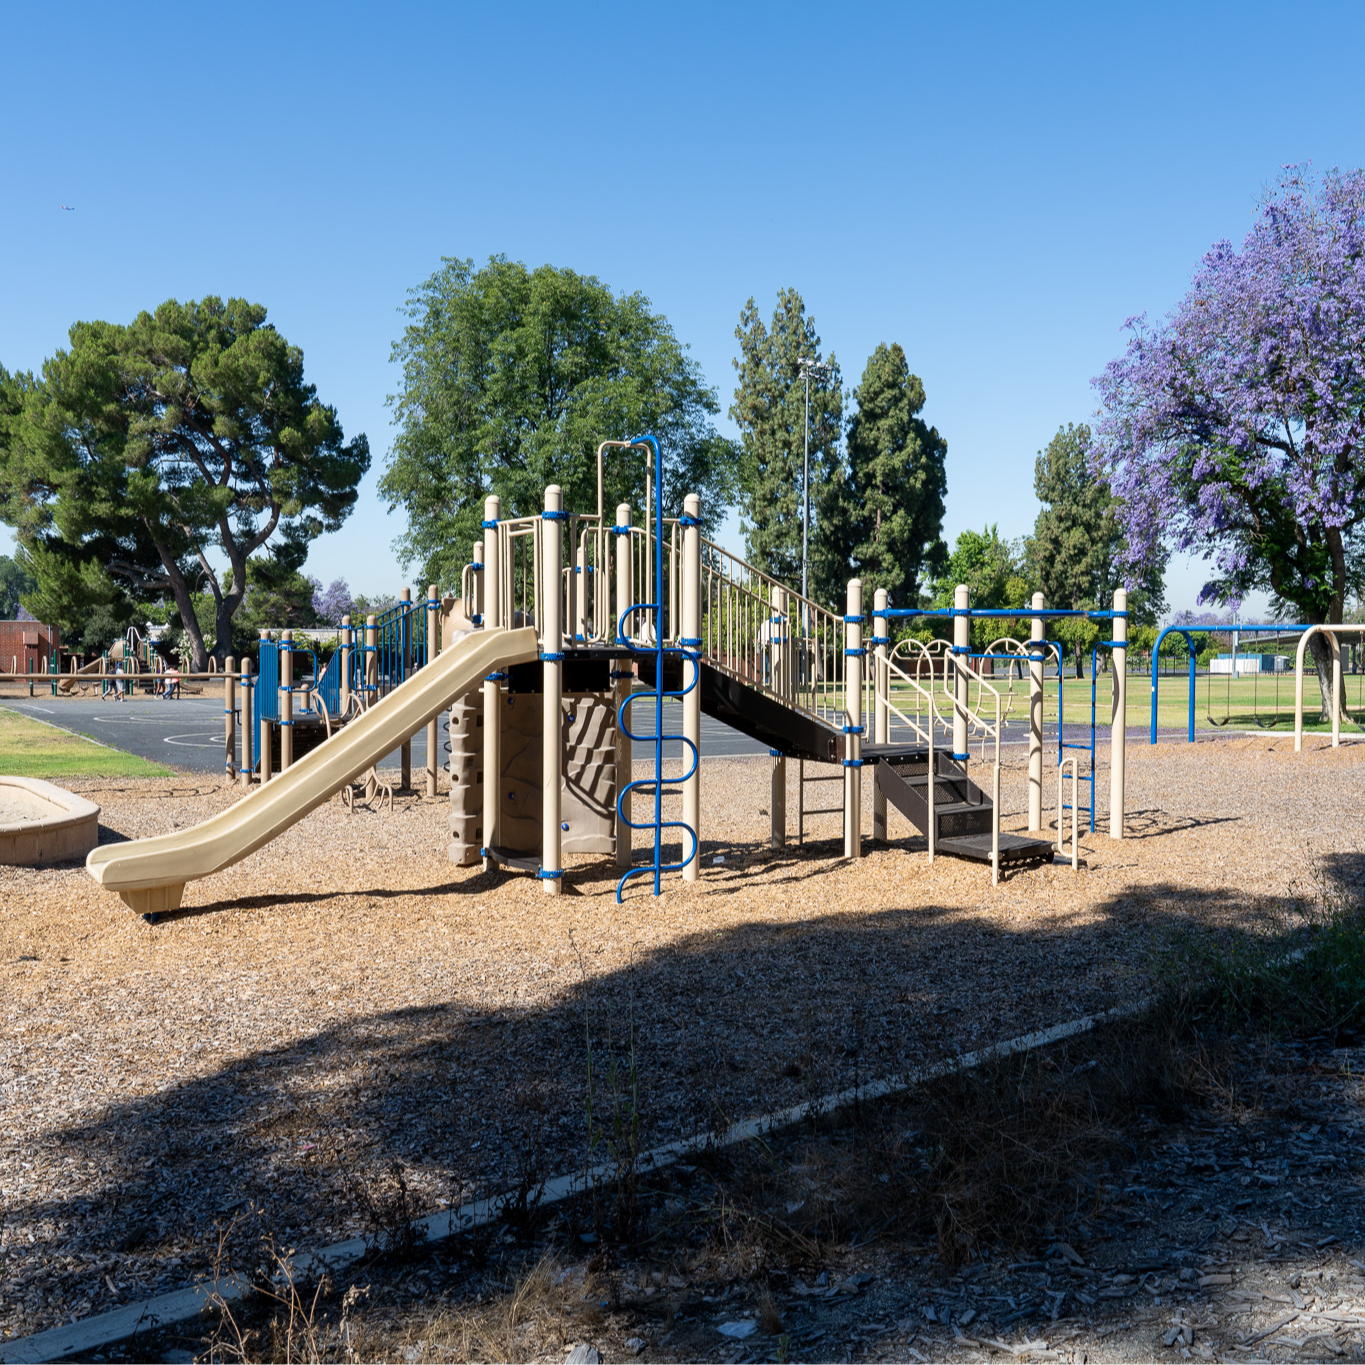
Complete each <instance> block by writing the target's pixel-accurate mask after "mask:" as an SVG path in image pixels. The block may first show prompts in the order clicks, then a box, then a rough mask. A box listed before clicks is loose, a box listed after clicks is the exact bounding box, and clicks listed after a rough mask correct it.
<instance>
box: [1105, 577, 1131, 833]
mask: <svg viewBox="0 0 1365 1365" xmlns="http://www.w3.org/2000/svg"><path fill="white" fill-rule="evenodd" d="M1113 641H1114V644H1113V647H1112V648H1113V659H1114V695H1113V702H1112V704H1111V710H1110V717H1109V837H1110V838H1111V839H1122V838H1123V779H1124V758H1125V749H1126V746H1127V742H1128V593H1127V590H1126V589H1124V588H1116V589H1115V590H1114V634H1113Z"/></svg>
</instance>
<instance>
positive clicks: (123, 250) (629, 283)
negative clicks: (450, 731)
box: [0, 3, 1365, 607]
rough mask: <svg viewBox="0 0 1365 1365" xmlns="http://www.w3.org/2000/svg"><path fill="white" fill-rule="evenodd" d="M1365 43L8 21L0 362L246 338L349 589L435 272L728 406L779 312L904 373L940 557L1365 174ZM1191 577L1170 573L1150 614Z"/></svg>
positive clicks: (607, 12)
mask: <svg viewBox="0 0 1365 1365" xmlns="http://www.w3.org/2000/svg"><path fill="white" fill-rule="evenodd" d="M1363 39H1365V9H1362V8H1361V7H1360V6H1358V5H1349V4H1338V5H1326V4H1318V5H1315V4H1302V5H1298V6H1295V7H1293V8H1292V9H1288V8H1286V7H1285V6H1284V5H1282V4H1281V5H1276V6H1273V7H1272V6H1271V5H1269V4H1250V3H1242V4H1237V5H1230V4H1229V5H1211V4H1205V5H1197V6H1192V5H1188V4H1184V5H1178V6H1177V5H1153V4H1148V5H1143V6H1126V7H1119V6H1104V5H1095V4H1089V5H1085V6H1081V5H1075V6H1061V5H1053V6H1047V5H1043V6H1036V5H1035V6H1021V5H1015V4H1011V5H999V6H975V7H969V6H961V5H960V6H943V5H940V6H927V5H926V6H912V5H908V4H899V5H889V4H888V5H881V6H874V5H863V6H834V5H826V6H818V7H817V6H814V5H805V4H787V5H783V6H780V7H779V6H764V5H748V6H736V5H733V4H728V5H709V4H697V3H694V4H691V5H687V6H680V5H673V6H662V5H639V4H635V5H629V6H626V5H621V6H607V5H563V4H556V5H549V4H530V3H528V4H519V5H492V4H489V5H484V6H479V7H473V6H461V5H456V4H448V5H401V4H388V5H382V6H376V5H368V6H363V7H362V6H358V5H348V4H345V3H333V4H329V5H327V6H321V5H317V6H310V5H304V4H272V5H251V4H235V5H231V6H224V5H213V6H200V5H189V6H186V5H176V6H169V5H167V6H155V5H137V4H134V5H131V6H108V5H99V6H96V5H65V6H51V5H49V6H38V5H28V6H19V5H12V6H9V7H7V9H6V14H5V23H4V45H5V50H6V62H5V79H4V81H3V83H0V116H3V126H4V128H5V130H6V139H5V156H4V162H3V181H2V185H3V188H0V207H2V208H3V212H2V213H0V261H3V267H0V363H4V364H5V365H7V366H8V367H9V368H11V369H14V368H28V367H36V366H37V365H39V364H40V363H41V362H42V360H43V358H44V357H45V356H47V355H49V354H51V353H52V351H53V350H54V349H56V348H57V347H59V346H61V345H62V344H63V342H64V339H65V334H66V329H67V327H68V326H69V325H70V323H71V322H72V321H74V320H76V319H86V318H107V319H110V320H116V321H126V320H129V319H131V318H132V317H133V316H134V314H135V313H136V312H137V311H139V310H140V309H143V308H149V307H153V306H155V305H156V304H157V303H158V302H160V301H162V300H163V299H165V298H167V297H172V296H174V297H177V298H182V299H183V298H193V297H199V296H201V295H203V294H207V293H216V294H220V295H245V296H246V297H248V298H250V299H252V300H255V301H258V302H260V303H263V304H265V305H266V306H267V307H268V308H269V310H270V315H271V318H272V320H273V321H274V323H275V324H276V325H277V326H278V327H279V328H280V330H281V331H282V332H283V333H284V335H285V336H286V337H288V338H289V339H290V340H291V341H292V342H295V343H296V344H298V345H300V346H301V347H302V348H303V352H304V357H305V365H306V370H307V374H308V377H309V378H310V380H312V381H313V382H314V383H315V384H316V385H317V387H318V391H319V393H320V395H321V396H322V397H323V399H324V400H325V401H327V402H330V403H334V404H335V405H336V406H337V408H338V409H339V412H340V415H341V418H342V421H343V423H344V426H345V428H346V431H347V433H348V434H351V433H353V432H356V431H364V432H366V433H368V435H369V437H370V442H371V446H372V449H373V452H374V457H375V458H374V469H373V470H372V472H371V474H370V476H369V477H368V478H367V480H366V482H365V484H364V486H363V488H362V492H361V498H360V502H359V505H358V507H357V509H356V512H355V513H354V515H353V516H352V518H351V520H350V521H349V523H348V524H347V526H346V528H345V529H344V530H342V531H341V532H339V533H337V534H335V535H332V536H329V537H326V538H325V539H323V540H321V541H319V542H318V543H317V545H316V546H315V549H314V551H313V554H312V556H311V558H310V562H309V568H310V571H311V572H313V573H315V574H317V575H318V576H319V577H321V578H322V579H324V580H329V579H331V578H333V577H336V576H344V577H346V578H347V579H349V580H350V583H351V585H352V587H353V588H355V589H357V590H362V591H366V592H378V591H382V590H384V589H392V588H393V587H395V586H396V585H397V584H398V583H400V582H401V581H402V578H401V576H400V574H401V571H400V567H399V565H398V563H397V561H396V560H395V558H394V556H393V553H392V550H391V545H390V542H391V541H392V539H393V537H394V535H395V534H396V533H397V531H398V530H399V529H400V528H401V520H400V518H399V517H398V516H393V515H390V514H389V513H388V512H387V511H386V509H385V508H384V507H383V505H382V504H381V503H380V502H379V500H378V499H377V498H376V497H375V495H374V483H375V477H376V474H377V472H378V470H379V469H380V468H381V467H382V465H383V461H384V457H385V455H386V453H387V450H388V446H389V440H390V426H389V419H388V411H387V409H386V408H385V405H384V399H385V396H386V394H388V393H389V392H391V391H392V390H393V388H394V386H395V379H396V376H395V373H394V371H393V369H392V367H391V366H390V364H389V347H390V344H391V342H392V340H393V338H394V336H395V335H396V334H397V332H398V330H399V327H400V318H399V314H398V308H399V306H400V305H401V303H402V301H403V297H404V293H405V291H406V290H407V289H408V288H410V287H411V286H413V285H415V284H417V283H418V282H420V281H421V280H422V279H424V278H425V277H426V276H427V275H429V274H430V273H431V272H432V271H433V270H434V269H435V268H436V266H437V265H438V263H439V260H440V257H441V256H442V255H458V256H473V257H474V258H475V259H476V260H481V259H483V258H485V257H487V256H488V255H489V254H490V253H494V252H505V253H506V254H508V255H509V256H511V257H514V258H518V259H521V260H524V261H526V262H527V263H528V264H532V265H535V264H540V263H542V262H546V261H548V262H552V263H554V264H557V265H567V266H572V267H574V268H575V269H577V270H580V271H584V272H590V273H593V274H596V275H598V276H599V277H600V278H602V279H603V280H605V281H606V282H608V283H609V284H611V285H612V286H613V287H614V288H616V289H619V290H637V289H638V290H641V291H643V292H644V293H645V294H646V295H648V296H649V298H650V299H652V301H653V302H654V304H655V306H656V307H658V308H659V309H661V310H662V311H663V312H664V313H665V314H666V315H667V316H668V317H669V319H670V320H671V321H672V323H673V325H674V327H675V328H676V330H677V333H678V335H679V336H680V337H681V338H682V339H683V340H684V341H686V342H688V343H689V344H690V345H691V347H692V349H693V352H694V354H695V355H696V357H697V359H698V360H699V361H700V363H701V365H702V367H703V369H704V371H705V373H706V375H707V377H708V380H709V381H710V382H711V383H712V384H715V385H717V386H718V387H719V388H720V391H721V398H722V405H723V406H728V404H729V400H730V391H731V386H732V376H733V371H732V370H731V366H730V361H731V357H732V356H733V355H734V351H735V347H734V338H733V332H734V327H735V323H736V320H737V317H738V314H739V310H740V308H741V306H742V305H743V303H744V301H745V300H746V299H747V298H748V297H749V296H750V295H753V296H754V297H755V298H756V299H757V300H758V301H759V303H760V306H762V307H765V308H768V309H770V308H771V306H772V302H773V299H774V296H775V294H776V291H777V290H778V289H779V288H780V287H782V286H784V285H789V284H790V285H795V286H796V287H797V288H799V289H800V290H801V291H802V293H803V294H804V296H805V299H806V302H807V305H808V307H809V309H810V310H811V312H812V313H813V314H814V316H815V319H816V322H817V326H818V328H819V331H820V333H821V336H822V338H823V340H824V343H825V346H826V348H827V349H829V350H833V351H834V352H835V353H836V354H837V356H838V358H839V360H840V363H841V365H842V367H843V370H844V375H845V379H846V381H847V382H849V383H853V382H856V380H857V378H858V376H859V375H860V373H861V370H862V366H863V364H864V362H865V360H866V357H867V355H868V354H869V352H870V351H871V350H872V348H873V347H874V346H875V345H876V344H877V343H878V342H880V341H899V342H900V343H901V344H902V345H903V346H904V347H905V349H906V352H907V353H908V355H909V357H910V363H911V366H912V368H914V369H915V370H916V371H917V372H918V373H919V374H920V375H921V376H922V378H923V379H924V383H925V387H926V389H927V392H928V407H927V410H926V415H927V417H928V418H929V419H930V420H931V421H933V422H934V423H935V424H936V425H937V426H938V428H939V429H940V431H942V432H943V434H944V435H945V436H946V438H947V440H948V446H949V457H948V481H949V498H948V518H947V527H946V530H947V532H948V534H949V536H950V537H951V536H954V535H956V533H957V532H958V531H960V530H962V529H963V528H964V527H967V526H973V527H980V526H982V525H984V524H986V523H989V522H998V523H999V525H1000V529H1001V531H1002V533H1004V534H1006V535H1009V536H1018V535H1023V534H1024V533H1025V532H1027V531H1028V530H1029V529H1030V528H1031V526H1032V524H1033V519H1034V517H1035V515H1036V511H1037V505H1036V503H1035V501H1034V498H1033V492H1032V480H1033V457H1034V454H1035V452H1036V451H1037V450H1038V448H1039V447H1040V446H1042V445H1043V444H1045V443H1046V441H1047V440H1048V438H1049V437H1050V436H1051V434H1052V433H1053V432H1054V431H1055V430H1056V428H1057V426H1058V425H1059V424H1060V423H1062V422H1065V421H1068V420H1075V421H1080V420H1085V419H1086V417H1087V416H1088V415H1089V414H1090V412H1091V411H1092V410H1093V407H1094V400H1093V398H1092V395H1091V390H1090V387H1089V381H1090V379H1091V377H1092V376H1093V375H1095V374H1096V373H1097V372H1098V371H1099V370H1100V369H1101V367H1102V366H1103V365H1104V363H1105V362H1106V361H1107V360H1108V359H1109V358H1110V357H1111V356H1112V355H1113V354H1115V353H1116V351H1117V350H1118V348H1119V347H1120V346H1121V344H1122V342H1121V337H1120V330H1119V329H1120V326H1121V324H1122V323H1123V321H1124V319H1125V318H1126V317H1127V316H1129V315H1130V314H1133V313H1138V312H1142V311H1144V310H1147V311H1150V312H1153V313H1161V312H1164V311H1165V310H1166V309H1167V308H1168V307H1170V306H1171V305H1172V304H1173V303H1174V302H1175V300H1176V299H1177V298H1178V297H1179V296H1180V294H1181V293H1182V291H1183V289H1184V287H1185V285H1186V283H1187V281H1188V279H1189V276H1190V273H1191V270H1192V269H1193V267H1194V266H1195V265H1196V263H1197V261H1198V259H1199V257H1200V255H1201V253H1202V252H1203V251H1204V250H1205V249H1206V248H1207V247H1208V246H1209V245H1210V244H1211V243H1212V242H1213V241H1214V240H1216V239H1218V238H1220V237H1231V238H1233V239H1235V240H1238V241H1240V239H1241V237H1242V236H1243V235H1244V233H1245V232H1246V230H1247V228H1248V226H1249V224H1250V221H1251V217H1252V213H1253V210H1254V208H1255V205H1256V202H1257V199H1258V197H1259V195H1260V194H1261V192H1262V190H1263V188H1264V186H1265V185H1266V184H1267V183H1268V182H1269V181H1271V180H1272V179H1274V177H1275V176H1276V174H1277V172H1278V168H1279V167H1280V165H1281V164H1282V163H1285V162H1289V161H1295V160H1301V159H1305V158H1312V159H1313V160H1314V161H1315V162H1316V164H1317V165H1319V166H1321V167H1326V166H1331V165H1334V164H1339V165H1342V166H1347V165H1350V166H1356V165H1359V164H1361V163H1362V161H1365V153H1363V152H1362V133H1363V132H1365V101H1363V100H1362V99H1361V77H1360V70H1359V62H1360V53H1361V51H1362V50H1365V43H1363V42H1362V40H1363ZM61 204H69V205H73V206H74V207H75V210H76V211H75V212H74V213H63V212H62V211H61V209H60V207H59V205H61ZM725 425H726V428H727V429H729V424H728V422H727V423H726V424H725ZM730 534H731V536H733V534H734V527H733V523H732V524H731V533H730ZM7 548H8V538H7V536H6V535H5V534H4V533H3V532H0V549H7ZM1201 582H1202V577H1201V575H1200V572H1199V570H1198V568H1197V566H1196V567H1188V566H1182V565H1176V566H1173V570H1172V573H1171V575H1170V579H1169V585H1170V592H1169V594H1168V595H1169V597H1170V599H1171V604H1172V606H1174V607H1186V606H1192V605H1193V604H1194V597H1195V593H1196V592H1197V590H1198V587H1199V584H1200V583H1201Z"/></svg>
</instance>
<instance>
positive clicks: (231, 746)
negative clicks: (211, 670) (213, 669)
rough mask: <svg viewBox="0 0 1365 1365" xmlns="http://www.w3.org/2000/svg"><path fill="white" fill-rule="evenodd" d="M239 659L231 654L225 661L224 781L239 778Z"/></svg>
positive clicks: (231, 782) (233, 780) (231, 781)
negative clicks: (237, 675) (237, 670)
mask: <svg viewBox="0 0 1365 1365" xmlns="http://www.w3.org/2000/svg"><path fill="white" fill-rule="evenodd" d="M236 668H237V661H236V660H235V659H234V658H233V657H232V655H231V654H229V655H228V656H227V659H226V660H225V661H224V663H223V781H224V782H226V783H227V785H228V786H229V787H230V786H231V785H232V784H233V783H234V782H236V780H237V696H236V692H237V688H236V686H235V683H236V681H237V677H236Z"/></svg>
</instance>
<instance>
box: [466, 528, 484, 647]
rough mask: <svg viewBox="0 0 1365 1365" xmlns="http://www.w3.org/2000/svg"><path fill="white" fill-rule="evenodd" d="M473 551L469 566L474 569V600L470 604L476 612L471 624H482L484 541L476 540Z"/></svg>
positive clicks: (471, 618)
mask: <svg viewBox="0 0 1365 1365" xmlns="http://www.w3.org/2000/svg"><path fill="white" fill-rule="evenodd" d="M472 551H473V553H472V554H471V555H470V556H469V567H470V570H471V571H472V581H473V585H474V600H473V601H472V602H471V603H470V604H469V605H470V606H472V607H473V608H474V614H473V616H471V617H470V624H471V625H475V626H481V625H483V624H484V619H483V612H484V606H483V541H481V540H476V541H475V542H474V544H473V546H472Z"/></svg>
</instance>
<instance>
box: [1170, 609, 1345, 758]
mask: <svg viewBox="0 0 1365 1365" xmlns="http://www.w3.org/2000/svg"><path fill="white" fill-rule="evenodd" d="M1311 629H1312V627H1310V626H1304V625H1285V624H1282V623H1280V622H1275V623H1273V624H1268V625H1267V624H1263V623H1257V622H1250V623H1243V622H1238V623H1237V624H1235V625H1217V626H1194V625H1176V626H1167V627H1166V629H1165V630H1163V631H1162V632H1161V634H1160V635H1159V636H1158V637H1157V641H1156V644H1155V646H1153V648H1152V718H1151V743H1152V744H1155V743H1156V742H1157V718H1158V707H1159V701H1160V696H1159V688H1160V682H1161V673H1160V667H1159V662H1160V661H1159V656H1160V652H1161V645H1162V642H1163V641H1164V640H1165V639H1166V637H1167V636H1168V635H1171V634H1176V635H1179V636H1181V637H1182V638H1183V640H1184V642H1185V649H1186V652H1187V654H1188V657H1189V714H1188V722H1187V730H1186V741H1187V743H1190V744H1193V743H1194V720H1195V709H1196V705H1197V697H1196V693H1197V679H1198V668H1197V666H1196V659H1195V655H1196V654H1197V652H1198V647H1197V645H1196V642H1195V639H1194V636H1196V635H1205V636H1214V635H1229V636H1231V637H1232V652H1231V654H1230V655H1223V656H1220V659H1219V662H1220V663H1226V664H1227V669H1226V672H1224V671H1223V670H1221V669H1220V670H1219V671H1218V672H1217V673H1215V671H1214V669H1213V667H1212V663H1213V661H1212V660H1210V667H1209V669H1208V671H1207V672H1206V673H1205V675H1204V718H1205V720H1207V721H1208V723H1209V724H1210V725H1212V726H1216V727H1217V728H1219V729H1221V728H1223V727H1224V726H1226V725H1229V724H1231V723H1232V722H1233V721H1234V720H1239V721H1241V722H1242V723H1245V722H1246V720H1247V713H1246V711H1245V709H1244V708H1245V702H1246V699H1245V698H1244V697H1243V698H1241V699H1240V700H1241V702H1242V708H1243V709H1240V710H1238V711H1237V712H1236V713H1234V710H1233V703H1234V696H1233V687H1234V684H1235V683H1236V682H1237V681H1238V680H1239V679H1240V678H1242V677H1244V676H1246V675H1247V674H1249V675H1250V677H1251V698H1250V700H1251V715H1250V722H1251V724H1253V725H1255V726H1256V727H1257V728H1258V729H1261V730H1272V729H1274V728H1275V726H1277V725H1278V724H1280V722H1281V721H1282V720H1283V721H1289V720H1290V719H1291V718H1292V715H1293V712H1292V711H1291V710H1290V709H1289V707H1288V698H1286V709H1285V710H1284V711H1283V712H1281V710H1280V684H1281V678H1282V677H1283V680H1284V684H1285V688H1286V691H1288V689H1289V682H1290V673H1289V670H1288V669H1284V670H1281V669H1279V668H1272V669H1269V670H1266V669H1263V668H1262V666H1261V663H1262V660H1263V658H1264V657H1265V655H1264V654H1263V653H1261V652H1260V651H1259V650H1244V649H1240V648H1239V646H1240V645H1241V644H1242V643H1243V641H1244V637H1246V636H1248V635H1251V636H1254V637H1255V643H1260V642H1261V641H1263V640H1264V641H1265V643H1268V644H1270V645H1271V646H1272V651H1273V653H1272V657H1276V658H1278V657H1280V655H1279V648H1280V647H1281V646H1282V643H1283V642H1284V641H1285V640H1286V639H1287V640H1290V641H1292V642H1294V643H1295V644H1297V643H1299V642H1300V641H1301V640H1302V639H1303V636H1304V634H1305V632H1307V631H1309V630H1311ZM1266 637H1269V638H1268V639H1267V638H1266ZM1285 657H1288V656H1285ZM1243 660H1246V661H1248V662H1249V663H1250V662H1253V661H1254V665H1255V666H1254V667H1247V668H1245V669H1243V668H1241V667H1240V666H1239V665H1240V663H1241V661H1243ZM1266 672H1269V673H1270V675H1271V680H1273V681H1271V680H1266V681H1263V680H1262V679H1263V674H1264V673H1266ZM1348 676H1349V675H1348ZM1354 676H1355V678H1356V707H1357V711H1356V714H1357V715H1359V714H1361V713H1362V712H1365V673H1361V672H1360V671H1358V670H1355V671H1354ZM1343 700H1344V701H1347V702H1349V698H1346V697H1344V698H1343Z"/></svg>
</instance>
